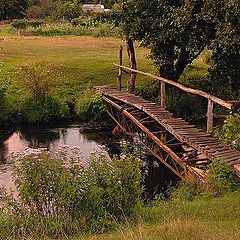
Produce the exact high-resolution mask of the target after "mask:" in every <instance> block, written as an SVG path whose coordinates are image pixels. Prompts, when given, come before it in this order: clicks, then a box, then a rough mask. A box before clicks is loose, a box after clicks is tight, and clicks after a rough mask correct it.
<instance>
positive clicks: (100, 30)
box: [92, 23, 119, 37]
mask: <svg viewBox="0 0 240 240" xmlns="http://www.w3.org/2000/svg"><path fill="white" fill-rule="evenodd" d="M92 35H93V36H94V37H111V36H118V35H119V33H118V29H117V28H116V27H115V26H114V25H113V24H110V23H101V24H99V25H98V26H97V27H96V28H95V29H94V31H93V33H92Z"/></svg>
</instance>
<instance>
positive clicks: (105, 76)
mask: <svg viewBox="0 0 240 240" xmlns="http://www.w3.org/2000/svg"><path fill="white" fill-rule="evenodd" d="M0 39H1V41H0V56H1V71H0V83H1V84H2V85H3V86H4V89H5V92H4V102H5V106H6V107H5V108H6V111H5V112H6V115H8V116H10V115H11V114H13V115H14V116H11V118H14V117H16V116H22V115H24V111H25V110H24V109H23V108H24V106H26V105H27V104H26V102H29V101H30V102H32V99H31V98H30V100H29V96H30V95H31V94H30V93H29V91H27V90H28V89H27V87H28V88H30V87H29V85H27V86H25V87H24V88H23V87H22V86H21V82H22V79H24V76H21V78H20V75H22V71H21V66H23V65H30V67H31V65H34V64H35V65H37V66H41V67H42V70H41V68H39V69H38V70H37V72H38V73H39V72H40V73H41V72H44V71H45V70H47V67H48V65H51V68H54V70H55V72H56V74H54V76H53V77H52V80H53V81H55V83H56V86H55V87H53V88H52V89H50V91H49V92H48V93H49V94H50V95H51V97H54V100H51V101H50V102H51V104H50V105H51V108H52V105H57V106H60V107H59V108H60V109H56V111H55V112H64V113H67V112H68V114H65V115H66V116H65V117H66V118H68V117H69V112H70V115H71V116H72V115H74V114H77V115H79V116H82V115H84V114H85V111H86V109H88V108H89V106H88V104H85V103H88V102H89V99H90V98H91V95H93V93H90V92H85V91H86V89H89V88H90V87H91V86H94V85H109V86H116V77H117V69H116V67H114V66H113V65H112V63H113V62H117V61H118V48H119V45H123V46H124V47H125V43H124V42H123V41H122V40H121V39H118V38H109V37H101V38H94V37H89V36H88V37H87V36H82V37H76V36H75V37H73V36H72V37H71V36H63V37H57V36H55V37H26V36H25V37H24V36H6V35H4V34H3V35H2V36H0ZM148 52H149V51H148V50H147V49H143V48H140V47H139V44H136V57H137V63H138V69H141V70H143V71H146V72H153V73H156V70H155V69H154V67H153V66H152V65H151V61H150V60H149V59H147V58H146V56H147V54H148ZM123 59H124V61H123V64H124V65H126V66H127V65H128V57H127V53H126V50H125V51H124V55H123ZM30 67H29V68H30ZM207 67H208V65H207V64H205V63H203V61H202V59H198V60H196V61H195V62H194V64H192V65H191V66H189V67H188V68H187V69H186V71H185V73H184V74H183V76H182V79H181V81H182V82H184V83H185V84H187V85H189V86H192V87H194V86H199V85H201V83H202V82H204V81H203V79H202V78H203V77H204V76H205V74H206V72H207ZM19 69H20V70H19ZM28 78H29V77H28V76H25V79H28ZM126 79H127V75H126V74H125V76H124V78H123V81H124V82H126ZM52 80H51V79H50V80H49V82H52ZM149 83H150V84H149ZM136 87H137V89H136V93H137V94H140V95H142V96H144V97H145V98H148V99H150V100H156V101H159V98H158V96H159V90H158V89H159V83H158V82H156V81H154V80H151V79H148V78H146V77H143V76H140V75H139V76H138V77H137V83H136ZM169 92H171V91H169ZM174 95H175V94H174ZM186 97H187V95H186ZM84 101H85V103H84ZM184 101H185V100H183V102H184ZM52 102H53V103H52ZM39 105H44V107H45V108H46V105H47V106H49V104H45V103H44V104H42V102H41V101H40V103H39V104H37V106H29V109H30V110H29V111H30V113H29V112H28V113H27V114H25V115H27V116H25V115H24V116H22V118H23V119H24V118H25V120H26V119H27V120H28V119H29V115H34V114H35V113H33V114H32V112H31V109H33V108H35V109H36V108H37V107H39ZM63 105H64V107H62V106H63ZM66 105H67V107H68V108H69V110H68V111H67V109H66ZM83 105H84V106H83ZM27 106H28V105H27ZM174 106H175V100H172V99H171V94H170V101H169V107H170V110H172V109H173V110H174ZM62 108H63V109H62ZM2 109H4V108H2ZM3 111H4V110H3ZM9 111H10V113H9ZM82 113H83V114H82ZM46 114H48V113H46ZM35 115H36V114H35ZM58 118H61V116H54V117H52V118H51V117H50V118H49V117H48V116H47V117H46V118H44V117H43V118H42V120H41V121H42V122H47V121H50V120H53V119H58ZM30 119H31V117H30ZM25 120H24V121H25ZM34 121H35V120H34V117H33V120H32V122H34ZM41 121H40V122H41ZM36 122H37V121H36Z"/></svg>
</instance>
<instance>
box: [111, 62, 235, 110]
mask: <svg viewBox="0 0 240 240" xmlns="http://www.w3.org/2000/svg"><path fill="white" fill-rule="evenodd" d="M113 65H115V66H117V67H122V68H124V69H127V70H129V71H132V72H135V73H139V74H142V75H145V76H148V77H151V78H154V79H157V80H160V81H163V82H165V83H168V84H170V85H173V86H175V87H177V88H179V89H181V90H183V91H185V92H188V93H192V94H196V95H199V96H202V97H205V98H207V99H209V100H212V101H213V102H215V103H217V104H219V105H221V106H223V107H225V108H227V109H230V110H231V109H232V106H233V105H232V104H231V103H228V102H227V101H224V100H222V99H220V98H217V97H215V96H212V95H210V94H208V93H205V92H203V91H201V90H198V89H192V88H188V87H185V86H183V85H182V84H180V83H177V82H174V81H172V80H168V79H165V78H162V77H158V76H156V75H153V74H151V73H145V72H142V71H139V70H135V69H131V68H128V67H125V66H120V65H118V64H115V63H114V64H113Z"/></svg>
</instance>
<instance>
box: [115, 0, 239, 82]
mask: <svg viewBox="0 0 240 240" xmlns="http://www.w3.org/2000/svg"><path fill="white" fill-rule="evenodd" d="M122 2H123V4H124V8H125V10H126V11H125V12H121V13H119V18H120V22H121V23H122V25H123V29H124V31H125V33H126V34H127V35H128V36H130V37H131V38H132V39H133V40H136V41H139V42H141V45H142V46H144V47H147V48H149V49H150V50H151V53H150V57H151V58H152V59H153V60H154V63H155V65H156V66H157V67H158V69H159V72H160V75H161V76H162V77H166V78H168V79H172V80H175V81H177V80H178V79H179V77H180V76H181V74H182V73H183V71H184V69H185V67H186V66H187V65H188V64H190V63H192V61H193V60H194V59H196V58H197V57H198V56H199V54H200V53H201V52H202V51H203V50H204V48H205V47H211V49H212V51H213V59H215V63H216V64H218V67H217V68H221V66H220V65H222V64H223V62H222V63H221V61H223V59H222V60H221V59H218V58H219V56H220V55H219V52H221V53H222V54H225V56H224V58H225V57H226V55H229V54H230V52H231V54H230V55H229V57H230V58H234V59H235V60H237V59H238V60H237V61H239V56H234V54H237V55H238V54H239V26H240V24H239V1H238V0H231V1H224V0H151V1H148V0H128V1H122ZM237 31H238V33H237ZM233 39H234V40H233ZM229 48H230V49H231V51H229ZM237 52H238V53H237ZM222 56H223V55H222ZM229 57H228V59H229V60H230V58H229ZM226 60H227V58H226ZM229 60H227V61H229ZM230 61H232V60H230ZM217 68H214V69H215V70H212V73H213V72H215V73H216V72H217V71H219V70H217ZM225 68H226V67H225ZM227 68H228V69H230V68H229V66H227ZM221 71H222V70H221ZM228 71H229V70H228ZM225 72H226V71H225ZM222 74H223V72H222ZM234 74H235V72H234Z"/></svg>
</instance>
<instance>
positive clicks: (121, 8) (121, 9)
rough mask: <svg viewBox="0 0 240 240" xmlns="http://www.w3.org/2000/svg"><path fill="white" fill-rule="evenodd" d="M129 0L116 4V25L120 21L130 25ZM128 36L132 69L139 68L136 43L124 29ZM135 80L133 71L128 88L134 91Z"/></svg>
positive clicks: (122, 0)
mask: <svg viewBox="0 0 240 240" xmlns="http://www.w3.org/2000/svg"><path fill="white" fill-rule="evenodd" d="M126 3H127V2H126V1H124V0H119V1H118V2H117V3H116V5H117V6H114V9H113V11H114V13H113V17H112V18H113V19H114V22H115V25H116V26H119V23H120V24H122V25H123V26H125V28H126V27H127V26H129V25H130V24H131V23H130V21H129V20H130V19H129V18H128V17H127V16H128V12H129V10H128V9H127V4H126ZM124 33H125V36H126V46H127V53H128V58H129V65H130V68H132V69H137V63H136V57H135V51H134V44H133V41H134V40H133V39H132V37H131V36H130V34H129V32H128V31H124ZM135 81H136V73H133V72H131V73H130V74H129V77H128V81H127V90H128V91H130V92H132V91H134V89H135Z"/></svg>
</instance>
